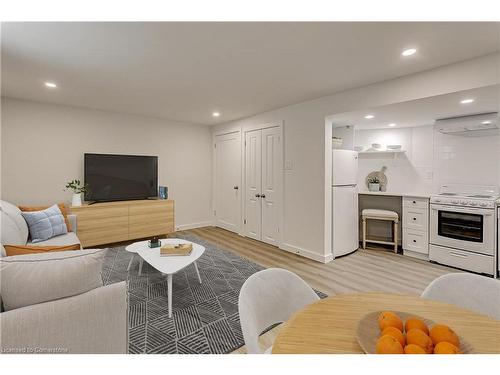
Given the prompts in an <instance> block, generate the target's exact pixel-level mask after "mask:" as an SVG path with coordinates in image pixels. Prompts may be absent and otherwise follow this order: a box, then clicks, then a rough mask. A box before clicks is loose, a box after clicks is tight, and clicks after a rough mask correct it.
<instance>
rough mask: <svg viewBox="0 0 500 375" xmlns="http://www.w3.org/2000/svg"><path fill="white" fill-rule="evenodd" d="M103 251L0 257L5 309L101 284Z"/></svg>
mask: <svg viewBox="0 0 500 375" xmlns="http://www.w3.org/2000/svg"><path fill="white" fill-rule="evenodd" d="M105 252H106V250H102V249H97V250H75V251H62V252H51V253H43V254H29V255H16V256H12V257H3V258H0V278H1V279H0V294H1V295H2V300H3V305H4V309H5V311H8V310H13V309H17V308H20V307H24V306H29V305H34V304H37V303H42V302H47V301H53V300H56V299H60V298H65V297H69V296H74V295H77V294H81V293H85V292H87V291H89V290H92V289H95V288H98V287H100V286H102V278H101V269H102V262H103V259H104V255H105Z"/></svg>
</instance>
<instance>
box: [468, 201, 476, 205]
mask: <svg viewBox="0 0 500 375" xmlns="http://www.w3.org/2000/svg"><path fill="white" fill-rule="evenodd" d="M469 204H470V205H471V206H477V202H474V201H470V202H469Z"/></svg>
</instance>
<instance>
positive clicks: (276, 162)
mask: <svg viewBox="0 0 500 375" xmlns="http://www.w3.org/2000/svg"><path fill="white" fill-rule="evenodd" d="M281 159H282V157H281V139H280V129H279V128H278V127H273V128H267V129H263V130H262V192H261V199H262V241H264V242H267V243H270V244H272V245H278V244H279V223H280V212H281V211H280V205H281V202H280V201H281V186H280V183H281V175H280V174H281V173H282V168H281V163H282V160H281Z"/></svg>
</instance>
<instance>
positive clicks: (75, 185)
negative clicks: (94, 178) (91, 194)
mask: <svg viewBox="0 0 500 375" xmlns="http://www.w3.org/2000/svg"><path fill="white" fill-rule="evenodd" d="M68 190H71V191H72V192H73V197H72V199H71V205H72V206H73V207H79V206H81V205H82V193H86V192H87V191H88V190H89V185H88V184H82V183H81V181H80V180H72V181H69V182H68V183H67V184H66V186H65V188H64V191H68Z"/></svg>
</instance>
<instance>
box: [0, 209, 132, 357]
mask: <svg viewBox="0 0 500 375" xmlns="http://www.w3.org/2000/svg"><path fill="white" fill-rule="evenodd" d="M0 208H1V223H0V224H1V232H0V234H1V243H2V250H4V249H3V245H26V244H30V242H29V240H28V227H27V224H26V222H25V221H24V218H23V217H22V215H21V213H20V210H19V209H18V208H17V207H16V206H14V205H12V204H10V203H8V202H5V201H0ZM70 219H71V220H72V222H71V224H72V226H73V231H72V232H69V233H67V234H64V235H61V236H57V237H54V238H51V239H49V240H47V241H44V242H38V243H36V244H31V245H34V246H36V245H38V246H48V245H55V246H61V245H72V244H75V243H78V244H79V243H80V241H79V240H78V237H77V235H76V225H77V223H76V217H71V218H70ZM105 251H106V250H99V249H94V250H73V251H60V252H48V253H38V254H26V255H15V256H2V257H0V307H1V310H0V352H2V353H127V352H128V302H127V286H126V282H124V281H123V282H120V283H116V284H110V285H107V286H103V283H102V277H101V271H102V260H103V259H104V256H105ZM4 255H5V254H4ZM2 298H3V301H2Z"/></svg>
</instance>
